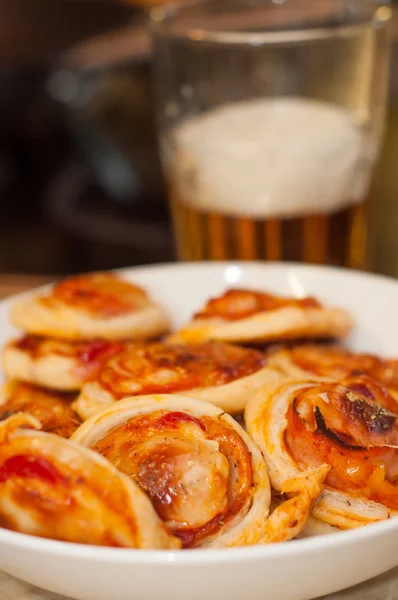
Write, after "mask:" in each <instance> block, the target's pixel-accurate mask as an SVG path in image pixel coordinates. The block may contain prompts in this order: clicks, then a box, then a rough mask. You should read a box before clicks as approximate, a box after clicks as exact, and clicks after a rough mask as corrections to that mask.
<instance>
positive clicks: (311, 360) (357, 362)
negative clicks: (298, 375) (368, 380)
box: [291, 346, 398, 390]
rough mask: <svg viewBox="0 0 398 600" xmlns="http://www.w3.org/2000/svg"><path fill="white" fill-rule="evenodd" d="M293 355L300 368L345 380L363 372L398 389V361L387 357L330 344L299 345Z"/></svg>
mask: <svg viewBox="0 0 398 600" xmlns="http://www.w3.org/2000/svg"><path fill="white" fill-rule="evenodd" d="M291 357H292V360H293V361H294V363H295V364H296V365H297V366H298V367H300V368H301V369H303V370H305V371H308V372H310V373H314V374H315V375H320V376H324V377H332V378H334V379H344V378H346V377H348V376H349V375H359V374H361V373H362V374H365V375H369V376H370V377H373V379H375V380H376V381H379V382H380V383H382V384H383V385H385V386H386V387H388V388H390V389H392V390H398V360H393V359H388V360H385V359H381V358H378V357H377V356H373V355H371V354H355V353H352V352H349V351H348V350H345V349H344V348H337V347H336V348H331V347H328V346H325V347H322V346H299V347H297V348H293V350H292V351H291Z"/></svg>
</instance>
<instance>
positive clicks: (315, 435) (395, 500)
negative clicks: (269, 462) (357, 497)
mask: <svg viewBox="0 0 398 600" xmlns="http://www.w3.org/2000/svg"><path fill="white" fill-rule="evenodd" d="M364 389H366V391H367V392H366V393H361V390H364ZM376 392H378V393H376ZM386 397H387V398H388V394H387V393H386V391H385V390H384V389H383V388H381V386H378V385H377V384H376V383H375V382H374V381H373V380H371V379H370V378H368V377H367V376H360V377H358V378H356V379H355V381H354V378H349V379H347V380H345V381H343V382H341V383H340V384H331V383H330V384H321V385H318V386H313V387H309V388H307V389H305V390H304V391H302V392H300V393H299V394H298V395H297V396H296V398H295V399H294V401H293V403H292V405H291V406H290V408H289V411H288V415H287V416H288V427H287V429H286V432H285V443H286V445H287V447H288V448H289V451H290V452H291V454H292V456H293V457H294V458H295V460H297V461H298V462H299V464H301V465H302V466H303V467H308V466H311V465H314V466H316V465H321V464H324V463H325V462H326V463H328V464H329V465H330V466H331V470H330V472H329V474H328V476H327V478H326V483H327V484H329V485H331V486H332V487H335V488H337V489H342V490H348V491H355V490H356V491H361V493H362V494H364V495H365V496H367V497H368V498H369V499H372V500H375V501H378V502H382V503H383V504H386V505H387V506H390V507H391V508H395V509H396V508H398V487H397V488H395V482H396V480H397V475H398V472H397V461H398V409H397V407H396V403H395V400H394V399H393V398H392V397H389V401H386ZM325 399H327V402H325ZM385 404H389V405H392V406H394V405H395V407H396V412H395V413H393V412H391V411H390V410H389V408H386V407H385ZM380 465H381V466H382V467H383V473H384V476H385V479H384V483H385V485H384V486H383V485H381V482H380V478H379V480H378V484H377V489H376V488H373V487H372V485H371V481H372V479H371V478H372V476H373V473H374V472H375V470H379V469H380V468H381V467H380ZM378 472H379V471H378ZM391 486H392V487H393V488H394V489H393V490H391Z"/></svg>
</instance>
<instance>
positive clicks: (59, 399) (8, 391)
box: [0, 381, 81, 438]
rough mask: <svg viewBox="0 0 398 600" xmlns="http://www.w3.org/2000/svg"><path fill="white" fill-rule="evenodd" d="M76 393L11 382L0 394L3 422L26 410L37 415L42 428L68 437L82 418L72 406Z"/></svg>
mask: <svg viewBox="0 0 398 600" xmlns="http://www.w3.org/2000/svg"><path fill="white" fill-rule="evenodd" d="M74 397H75V396H71V395H69V394H60V393H55V392H51V391H48V390H44V389H43V388H39V387H36V386H34V385H30V384H29V383H23V382H20V381H10V382H9V383H7V384H6V385H5V386H4V387H3V389H2V390H1V394H0V421H3V420H4V419H6V418H7V417H9V416H11V415H13V414H15V413H18V412H25V413H28V414H30V415H32V416H33V417H35V418H36V419H37V420H38V421H39V422H40V424H41V428H42V429H43V431H47V432H50V433H54V434H56V435H59V436H61V437H65V438H69V437H70V436H71V435H72V433H73V432H74V431H75V430H76V429H77V428H78V427H79V425H80V424H81V420H80V418H79V417H78V415H77V414H76V413H75V411H74V410H73V409H72V407H71V402H72V399H73V398H74Z"/></svg>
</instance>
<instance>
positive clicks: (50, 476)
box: [0, 455, 67, 484]
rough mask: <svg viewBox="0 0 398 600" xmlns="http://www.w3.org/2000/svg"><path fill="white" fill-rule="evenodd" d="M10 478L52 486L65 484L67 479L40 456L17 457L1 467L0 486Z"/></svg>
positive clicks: (13, 457)
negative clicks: (33, 480)
mask: <svg viewBox="0 0 398 600" xmlns="http://www.w3.org/2000/svg"><path fill="white" fill-rule="evenodd" d="M10 477H24V478H29V479H41V480H43V481H46V482H48V483H51V484H65V483H67V479H66V478H65V477H64V476H63V475H61V474H60V473H59V471H58V470H57V469H56V468H55V467H54V466H53V465H52V464H51V463H50V461H48V460H47V459H45V458H43V457H40V456H29V455H17V456H12V457H11V458H9V459H7V460H6V461H5V462H4V463H3V464H2V465H1V466H0V484H1V483H4V482H5V481H7V480H8V479H9V478H10Z"/></svg>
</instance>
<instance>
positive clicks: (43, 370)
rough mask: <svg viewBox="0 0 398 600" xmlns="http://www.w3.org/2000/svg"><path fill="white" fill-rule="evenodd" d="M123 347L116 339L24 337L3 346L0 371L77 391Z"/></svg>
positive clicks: (43, 384)
mask: <svg viewBox="0 0 398 600" xmlns="http://www.w3.org/2000/svg"><path fill="white" fill-rule="evenodd" d="M124 347H125V343H124V342H121V341H116V340H115V341H112V340H111V341H109V340H95V341H81V342H71V341H67V340H58V339H51V338H43V337H37V336H33V335H26V336H24V337H22V338H19V339H17V340H13V341H11V342H9V343H8V344H7V345H6V347H5V349H4V351H3V368H4V371H5V373H6V375H7V376H8V377H9V378H10V379H20V380H22V381H27V382H29V383H34V384H35V385H41V386H44V387H47V388H50V389H56V390H63V391H77V390H80V389H81V387H82V385H83V384H84V383H85V382H86V381H91V380H93V379H95V377H96V376H97V373H98V371H99V370H100V368H101V366H102V365H103V364H104V363H105V362H106V361H107V360H109V359H110V358H111V357H112V356H114V355H115V354H118V353H119V352H121V351H122V350H123V348H124Z"/></svg>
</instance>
